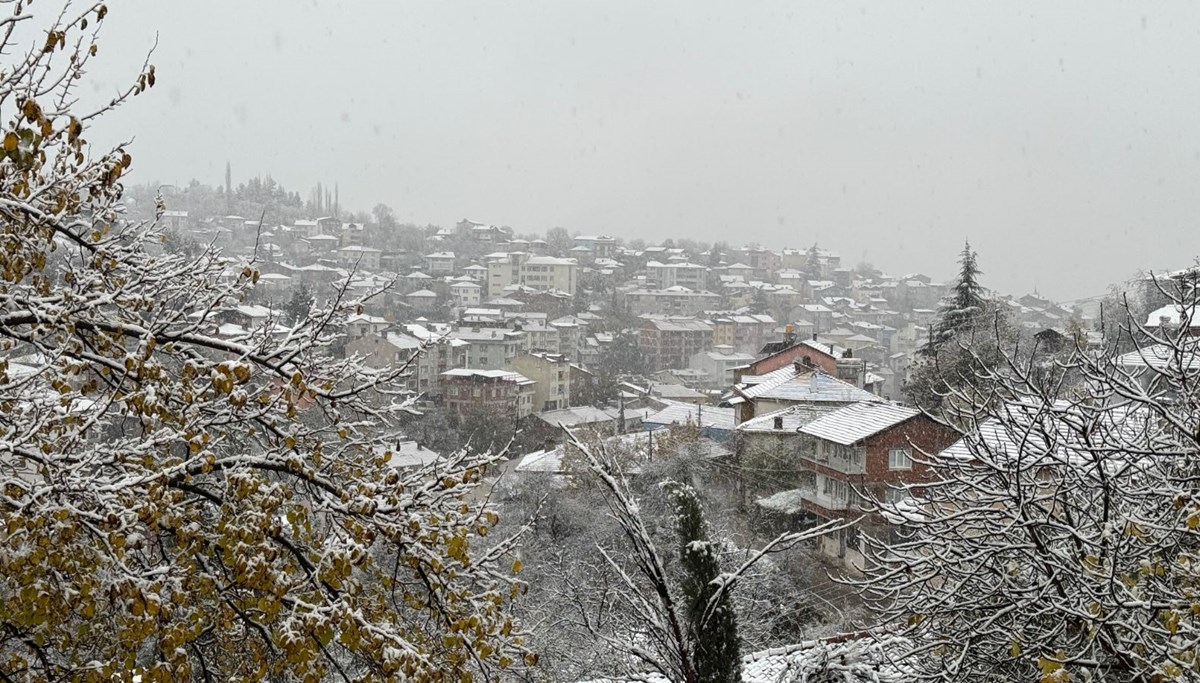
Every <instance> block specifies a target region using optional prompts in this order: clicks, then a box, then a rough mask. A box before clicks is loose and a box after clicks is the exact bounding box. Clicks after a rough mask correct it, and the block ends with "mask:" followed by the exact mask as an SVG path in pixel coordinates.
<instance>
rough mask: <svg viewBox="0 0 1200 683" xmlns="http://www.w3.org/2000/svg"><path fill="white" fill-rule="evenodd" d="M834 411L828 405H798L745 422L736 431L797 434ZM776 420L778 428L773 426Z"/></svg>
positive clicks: (833, 408)
mask: <svg viewBox="0 0 1200 683" xmlns="http://www.w3.org/2000/svg"><path fill="white" fill-rule="evenodd" d="M834 410H836V408H835V407H833V406H830V405H821V404H815V405H814V404H811V403H799V404H796V405H794V406H788V407H787V408H783V409H781V410H772V411H771V412H769V413H765V414H763V415H759V416H757V417H754V418H751V419H749V420H746V421H745V422H743V423H741V424H739V425H738V426H737V430H738V431H739V432H747V433H767V432H777V433H782V432H797V431H800V428H801V427H803V426H804V425H806V424H808V423H810V422H812V421H813V420H816V419H817V418H819V417H822V416H824V415H828V414H829V413H831V412H833V411H834ZM777 418H778V419H780V421H781V424H782V426H780V427H776V426H775V420H776V419H777Z"/></svg>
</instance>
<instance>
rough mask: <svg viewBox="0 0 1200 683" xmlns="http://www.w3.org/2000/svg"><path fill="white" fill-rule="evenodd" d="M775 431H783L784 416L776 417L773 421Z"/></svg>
mask: <svg viewBox="0 0 1200 683" xmlns="http://www.w3.org/2000/svg"><path fill="white" fill-rule="evenodd" d="M773 422H774V427H775V429H783V416H782V415H776V416H775V419H774V420H773Z"/></svg>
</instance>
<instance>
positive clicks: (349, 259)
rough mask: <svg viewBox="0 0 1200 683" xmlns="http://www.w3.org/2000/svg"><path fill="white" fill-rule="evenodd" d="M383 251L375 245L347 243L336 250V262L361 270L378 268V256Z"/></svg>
mask: <svg viewBox="0 0 1200 683" xmlns="http://www.w3.org/2000/svg"><path fill="white" fill-rule="evenodd" d="M382 255H383V252H382V251H380V250H379V249H376V248H375V247H364V246H362V245H359V244H348V245H346V246H344V247H342V248H341V249H338V250H337V259H338V263H339V264H341V265H343V266H345V267H347V268H354V267H357V268H359V269H363V270H379V258H380V256H382Z"/></svg>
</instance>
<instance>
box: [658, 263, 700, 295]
mask: <svg viewBox="0 0 1200 683" xmlns="http://www.w3.org/2000/svg"><path fill="white" fill-rule="evenodd" d="M707 273H708V268H705V267H704V266H700V265H696V264H695V263H659V262H658V261H650V262H649V263H647V264H646V275H647V276H648V277H649V278H650V279H651V280H654V281H655V282H657V283H658V288H659V289H667V288H669V287H675V286H676V285H678V286H680V287H687V288H688V289H693V290H702V289H704V285H705V276H706V274H707Z"/></svg>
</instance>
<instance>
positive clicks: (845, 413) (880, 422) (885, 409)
mask: <svg viewBox="0 0 1200 683" xmlns="http://www.w3.org/2000/svg"><path fill="white" fill-rule="evenodd" d="M920 414H921V411H919V410H917V409H916V408H910V407H908V406H902V405H900V404H898V403H884V402H878V401H872V402H863V403H855V404H852V405H848V406H846V407H845V408H842V409H840V410H835V411H833V412H832V413H829V414H828V415H825V416H823V417H819V418H817V419H816V420H813V421H812V422H810V423H808V424H806V425H804V426H802V427H801V428H800V431H801V432H803V433H805V434H808V435H810V436H815V437H817V438H820V439H824V440H826V441H832V442H834V443H839V444H842V445H843V446H850V445H853V444H855V443H858V442H859V441H862V440H863V439H865V438H867V437H869V436H874V435H875V434H878V433H879V432H882V431H884V430H886V429H891V428H892V427H895V426H896V425H898V424H900V423H902V422H904V421H906V420H910V419H912V418H914V417H916V416H917V415H920Z"/></svg>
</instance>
